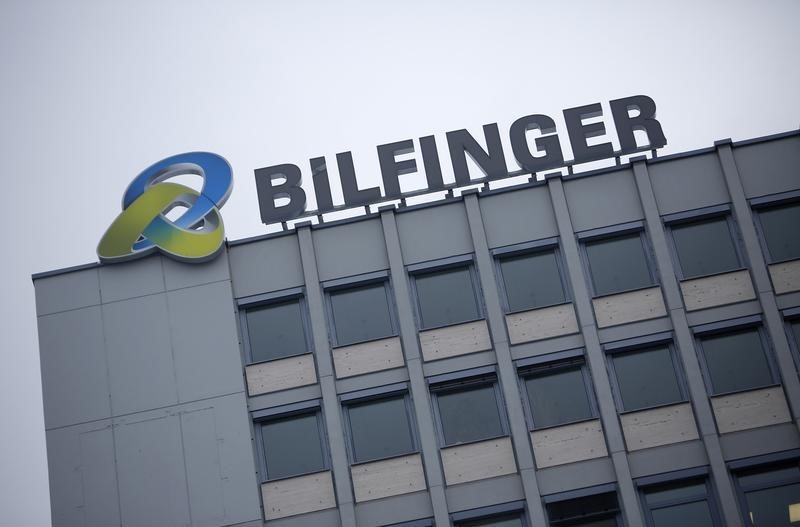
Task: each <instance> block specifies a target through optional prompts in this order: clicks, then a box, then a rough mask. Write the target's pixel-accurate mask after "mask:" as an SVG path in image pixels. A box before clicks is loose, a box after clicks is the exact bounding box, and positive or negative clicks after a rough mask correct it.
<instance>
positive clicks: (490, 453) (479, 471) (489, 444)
mask: <svg viewBox="0 0 800 527" xmlns="http://www.w3.org/2000/svg"><path fill="white" fill-rule="evenodd" d="M441 452H442V465H443V467H444V478H445V481H446V482H447V484H448V485H456V484H458V483H466V482H468V481H475V480H478V479H485V478H493V477H495V476H502V475H504V474H513V473H514V472H516V471H517V464H516V461H515V460H514V450H513V448H512V447H511V438H510V437H501V438H498V439H490V440H488V441H481V442H479V443H470V444H467V445H461V446H453V447H449V448H444V449H442V451H441Z"/></svg>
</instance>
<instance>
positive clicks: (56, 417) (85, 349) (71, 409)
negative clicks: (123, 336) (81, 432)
mask: <svg viewBox="0 0 800 527" xmlns="http://www.w3.org/2000/svg"><path fill="white" fill-rule="evenodd" d="M65 335H69V338H64V336H65ZM39 355H40V361H41V369H42V400H43V403H44V422H45V428H54V427H57V426H66V425H71V424H77V423H82V422H86V421H93V420H97V419H102V418H105V417H110V416H111V405H110V398H109V389H108V371H107V364H106V354H105V347H104V344H103V317H102V315H101V313H100V307H99V306H92V307H86V308H83V309H75V310H72V311H64V312H61V313H54V314H52V315H45V316H41V317H39Z"/></svg>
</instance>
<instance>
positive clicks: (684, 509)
mask: <svg viewBox="0 0 800 527" xmlns="http://www.w3.org/2000/svg"><path fill="white" fill-rule="evenodd" d="M651 514H652V516H653V527H676V526H680V527H715V526H714V520H713V519H712V518H711V510H710V509H709V508H708V502H707V501H705V500H703V501H695V502H693V503H682V504H680V505H673V506H671V507H663V508H661V509H656V510H654V511H652V512H651Z"/></svg>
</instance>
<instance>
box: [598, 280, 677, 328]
mask: <svg viewBox="0 0 800 527" xmlns="http://www.w3.org/2000/svg"><path fill="white" fill-rule="evenodd" d="M592 306H593V307H594V315H595V317H597V326H598V327H601V328H607V327H609V326H618V325H619V324H627V323H628V322H636V321H638V320H648V319H651V318H658V317H663V316H666V315H667V308H666V307H664V297H663V296H661V288H660V287H651V288H650V289H640V290H638V291H630V292H628V293H620V294H618V295H608V296H603V297H600V298H595V299H594V300H592Z"/></svg>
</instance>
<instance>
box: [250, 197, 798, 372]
mask: <svg viewBox="0 0 800 527" xmlns="http://www.w3.org/2000/svg"><path fill="white" fill-rule="evenodd" d="M758 218H759V225H760V229H761V231H762V232H763V239H764V242H765V246H766V248H767V250H768V254H769V257H770V261H780V260H784V259H787V258H800V241H798V239H800V237H797V236H795V235H793V232H792V229H790V228H787V226H788V225H793V224H792V223H785V222H790V221H793V220H795V221H800V204H790V205H782V206H779V207H773V208H770V209H765V210H762V211H760V212H759V214H758ZM734 230H735V228H734V225H733V221H732V219H731V218H730V217H729V216H727V215H722V216H714V217H711V218H704V219H702V220H699V221H697V220H695V221H683V220H682V221H679V222H675V223H670V224H669V229H668V231H669V232H670V234H671V236H669V240H671V241H670V243H671V245H672V250H673V254H674V258H675V260H676V263H677V266H676V268H677V269H678V272H679V273H680V275H681V277H682V278H697V277H701V276H707V275H712V274H718V273H723V272H728V271H733V270H737V269H741V268H742V267H743V257H742V256H741V254H740V252H739V249H738V244H737V243H736V242H735V239H736V236H735V235H734ZM552 243H553V244H552V245H550V246H549V247H543V248H542V247H540V248H538V249H537V250H535V251H534V252H526V253H522V254H517V253H512V254H502V255H498V257H497V275H498V282H499V285H500V290H501V291H502V293H503V294H502V296H503V299H504V302H505V309H506V311H507V312H509V313H512V312H518V311H526V310H530V309H536V308H542V307H546V306H551V305H557V304H561V303H564V302H567V301H569V300H570V295H569V287H568V285H567V280H566V273H565V272H564V270H563V268H564V266H563V263H562V261H561V256H560V253H559V251H558V250H557V247H556V246H555V243H556V242H555V241H553V242H552ZM581 247H582V257H583V259H584V260H585V265H586V268H587V269H588V274H589V279H590V283H591V286H592V290H593V292H594V294H595V296H604V295H608V294H613V293H619V292H624V291H630V290H636V289H642V288H645V287H651V286H653V285H656V284H657V279H656V272H655V265H654V264H653V263H652V261H651V258H650V256H649V254H650V251H649V250H648V249H647V247H648V243H647V240H646V237H645V235H644V231H642V230H641V229H639V230H637V231H635V232H632V233H627V234H623V235H614V236H612V237H603V238H600V239H590V240H586V241H584V243H582V244H581ZM453 265H454V266H453ZM453 265H451V266H449V267H447V268H438V269H436V270H433V271H431V270H422V271H418V272H412V273H411V275H410V276H411V278H412V280H411V286H412V293H413V296H414V298H415V300H416V302H415V308H416V315H417V321H418V325H419V328H420V329H431V328H437V327H442V326H447V325H452V324H459V323H464V322H469V321H474V320H477V319H480V318H482V317H483V307H482V303H481V300H480V298H481V295H480V292H479V288H480V286H479V285H478V283H479V281H478V279H477V276H476V273H475V269H474V266H472V265H471V262H470V261H462V262H460V263H456V264H453ZM325 297H326V307H327V315H328V319H329V322H330V324H329V326H330V337H331V341H332V343H333V344H334V346H345V345H350V344H355V343H359V342H365V341H370V340H376V339H380V338H385V337H390V336H395V335H397V334H398V331H399V330H398V322H397V319H396V314H395V309H394V303H393V300H392V298H393V297H392V292H391V290H390V282H389V280H388V279H387V277H386V276H383V277H378V278H375V277H372V278H371V279H370V281H367V282H360V283H357V284H356V285H352V284H350V285H344V286H341V285H340V286H337V287H330V288H326V290H325ZM243 325H244V326H246V333H247V335H248V336H249V350H250V357H249V360H250V361H251V362H261V361H267V360H273V359H278V358H284V357H290V356H293V355H299V354H303V353H307V352H308V351H309V350H310V349H311V348H312V346H311V343H310V342H309V336H308V332H307V331H305V328H306V327H307V326H308V316H307V314H306V309H305V307H304V305H303V298H302V297H300V296H295V297H294V298H284V299H282V300H281V301H279V302H277V303H276V302H273V303H269V304H266V305H262V306H260V307H253V308H250V309H247V310H246V315H245V317H244V320H243Z"/></svg>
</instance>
